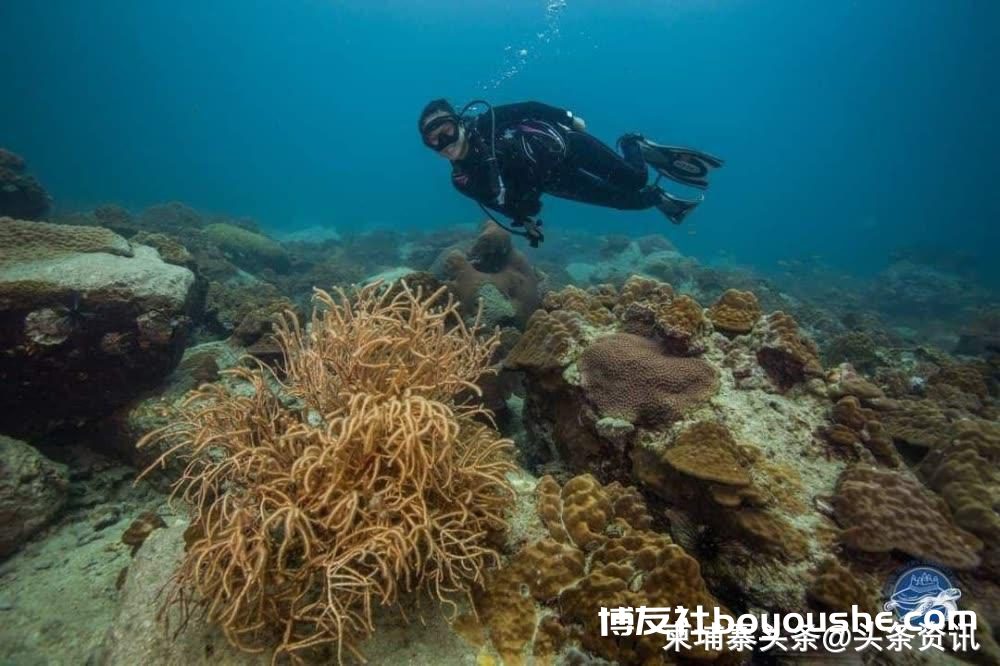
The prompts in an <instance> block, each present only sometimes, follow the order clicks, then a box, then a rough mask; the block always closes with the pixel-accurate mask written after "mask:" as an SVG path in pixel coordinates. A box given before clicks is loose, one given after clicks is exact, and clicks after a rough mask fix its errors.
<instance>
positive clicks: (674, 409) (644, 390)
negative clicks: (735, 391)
mask: <svg viewBox="0 0 1000 666" xmlns="http://www.w3.org/2000/svg"><path fill="white" fill-rule="evenodd" d="M579 366H580V374H581V379H582V381H581V385H582V386H583V389H584V391H585V393H586V396H587V398H588V399H589V400H590V402H592V403H593V404H594V405H595V406H596V407H597V408H598V409H599V410H600V413H601V415H602V416H612V417H615V418H620V419H624V420H626V421H630V422H631V423H634V424H636V425H649V426H662V425H666V424H668V423H670V422H672V421H675V420H677V419H678V418H680V417H681V416H682V415H683V414H684V413H685V412H686V411H687V410H688V409H690V408H692V407H694V406H696V405H698V404H700V403H701V402H703V401H705V400H707V399H708V398H709V397H710V396H711V395H712V394H713V393H715V391H716V389H717V388H718V375H717V373H716V371H715V369H714V368H713V367H712V366H711V365H709V364H708V363H706V362H705V361H702V360H700V359H695V358H683V357H675V356H666V355H664V354H663V353H662V350H661V347H660V346H659V345H658V344H657V343H656V342H655V341H653V340H648V339H646V338H643V337H640V336H638V335H632V334H629V333H615V334H612V335H608V336H605V337H603V338H600V339H598V340H597V341H596V342H594V343H593V344H591V345H589V346H588V347H587V348H586V349H585V350H584V351H583V353H582V354H581V355H580V359H579Z"/></svg>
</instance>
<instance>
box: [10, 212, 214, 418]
mask: <svg viewBox="0 0 1000 666" xmlns="http://www.w3.org/2000/svg"><path fill="white" fill-rule="evenodd" d="M194 281H195V278H194V275H193V274H192V273H191V271H189V270H188V269H186V268H183V267H180V266H174V265H171V264H167V263H164V262H163V261H162V260H161V259H160V257H159V255H158V254H157V252H156V250H154V249H152V248H150V247H146V246H144V245H139V244H132V243H129V242H128V241H127V240H125V239H124V238H122V237H121V236H118V235H117V234H115V233H113V232H111V231H108V230H107V229H103V228H100V227H79V226H64V225H56V224H48V223H44V222H30V221H21V220H12V219H9V218H0V349H3V350H4V351H5V353H4V354H3V355H0V404H3V405H4V409H3V410H0V429H2V430H4V431H6V432H8V433H12V434H25V435H28V434H36V433H40V432H44V431H46V430H48V429H50V428H52V427H55V426H58V425H60V424H63V423H66V422H75V421H77V420H79V419H91V418H96V417H100V416H102V415H105V414H107V413H109V412H110V411H111V410H112V409H114V408H115V407H118V406H120V405H121V404H123V403H124V402H126V401H128V400H129V399H131V398H132V397H134V396H135V395H136V393H138V392H140V391H142V390H144V389H147V388H150V387H152V386H153V385H155V384H156V383H157V382H159V381H160V380H161V379H162V378H163V377H164V376H166V375H167V374H168V373H169V372H170V371H171V370H172V369H173V368H174V367H175V366H176V364H177V362H178V361H179V360H180V356H181V353H182V352H183V349H184V344H185V341H186V337H187V332H188V328H189V323H190V318H191V315H193V314H194V313H193V309H194V299H193V289H192V287H193V285H194Z"/></svg>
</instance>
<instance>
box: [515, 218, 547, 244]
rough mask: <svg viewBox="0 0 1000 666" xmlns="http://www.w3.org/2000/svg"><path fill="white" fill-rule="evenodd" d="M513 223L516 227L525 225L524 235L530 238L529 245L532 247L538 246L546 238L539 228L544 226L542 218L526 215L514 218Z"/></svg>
mask: <svg viewBox="0 0 1000 666" xmlns="http://www.w3.org/2000/svg"><path fill="white" fill-rule="evenodd" d="M511 224H512V225H514V226H515V227H524V237H525V238H527V239H528V245H530V246H531V247H538V244H539V243H541V242H542V241H544V240H545V234H543V233H542V231H541V229H540V228H539V227H541V226H542V221H541V220H533V219H531V218H530V217H527V216H525V217H519V218H516V219H514V220H513V222H511Z"/></svg>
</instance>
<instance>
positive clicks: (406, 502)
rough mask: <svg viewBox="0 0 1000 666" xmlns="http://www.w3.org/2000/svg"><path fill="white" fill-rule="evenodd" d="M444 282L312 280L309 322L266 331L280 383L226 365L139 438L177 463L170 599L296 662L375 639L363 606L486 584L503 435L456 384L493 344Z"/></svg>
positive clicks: (466, 381) (233, 636)
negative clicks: (185, 536) (353, 288)
mask: <svg viewBox="0 0 1000 666" xmlns="http://www.w3.org/2000/svg"><path fill="white" fill-rule="evenodd" d="M443 291H444V290H443V289H442V290H439V291H438V292H436V293H435V294H433V295H432V296H431V297H429V298H423V297H422V296H421V295H420V293H419V292H417V293H416V294H415V293H413V292H412V291H410V290H409V289H408V288H405V287H404V288H403V289H401V290H400V289H397V290H394V291H385V290H382V289H381V288H380V287H379V286H377V285H374V286H370V287H366V288H364V289H362V290H361V291H360V292H359V294H358V295H357V296H356V297H355V298H354V299H350V298H348V296H347V295H346V294H344V293H343V292H341V293H340V294H339V296H340V297H339V299H335V298H334V297H331V296H330V295H329V294H327V293H326V292H323V291H317V293H316V298H315V302H316V309H315V311H314V314H313V316H312V321H311V323H310V325H309V326H308V327H307V328H302V327H300V325H299V323H298V321H297V320H296V319H295V317H294V316H288V317H287V318H286V319H285V320H284V323H283V324H282V325H281V326H279V327H278V331H277V334H276V337H277V340H278V342H279V344H280V347H281V351H282V355H283V359H284V363H283V370H284V373H285V374H284V375H283V379H282V380H281V381H280V382H279V381H278V380H277V379H276V378H275V376H273V375H272V374H271V373H270V372H269V371H268V370H267V369H265V368H263V367H260V366H255V367H252V368H241V369H236V370H233V371H230V373H229V383H230V385H229V386H224V385H223V384H222V383H217V384H208V385H205V386H203V387H202V388H201V389H199V390H198V391H196V392H195V393H194V394H193V395H191V396H190V397H189V399H188V400H187V401H186V407H185V411H184V415H183V418H182V419H181V421H180V422H179V423H177V424H175V425H174V426H171V427H168V428H166V429H164V430H161V431H158V432H155V433H152V434H151V435H149V436H147V438H145V442H146V443H148V442H164V441H166V442H169V443H171V444H172V445H173V446H172V449H171V450H170V451H168V452H167V453H166V454H165V456H169V455H171V454H178V455H181V456H184V457H185V459H186V460H187V463H188V464H187V468H186V470H185V472H184V475H183V476H182V478H181V479H180V480H178V481H177V483H176V486H175V495H178V496H180V497H181V498H183V499H184V500H185V501H186V502H188V503H190V505H191V506H192V524H191V528H190V530H189V536H190V540H189V547H188V549H187V552H186V555H185V558H184V560H183V562H182V565H181V567H180V569H179V571H178V572H177V574H176V576H175V585H174V588H173V594H172V595H171V597H170V600H171V601H172V602H173V603H178V604H180V605H181V608H182V610H183V611H188V610H189V609H190V607H191V605H192V604H196V605H198V606H200V607H201V609H202V610H203V611H204V612H205V614H206V615H207V617H208V619H209V620H210V621H213V622H216V623H218V624H219V625H221V627H222V628H223V630H224V631H225V633H226V636H227V638H228V639H229V640H230V642H232V643H233V644H234V645H237V646H239V647H241V648H243V649H247V650H254V651H258V650H261V649H267V648H270V647H276V650H275V659H277V658H278V657H279V656H280V655H282V654H287V655H289V656H290V657H291V658H292V659H293V660H296V661H298V660H299V659H300V658H301V657H303V656H304V653H305V652H307V651H309V650H310V649H312V648H316V647H319V646H323V645H329V644H333V645H336V646H337V656H338V659H340V658H341V657H342V651H341V650H342V648H344V647H346V648H348V649H349V650H350V651H352V652H355V653H357V649H356V646H357V644H358V642H359V641H361V640H363V639H364V638H366V637H367V636H369V635H371V633H372V632H373V624H372V611H373V607H375V606H376V605H379V604H381V605H394V604H396V603H397V601H398V600H399V597H400V595H402V594H404V593H407V592H411V591H421V590H422V591H427V592H430V593H431V594H433V595H434V596H436V597H438V598H439V599H440V600H442V601H443V602H447V601H448V597H449V596H450V595H452V594H455V593H465V591H466V590H467V589H468V587H469V585H470V584H471V583H472V582H474V581H481V580H482V574H483V571H484V569H486V568H487V567H489V566H491V565H493V564H495V563H496V561H497V560H498V554H497V553H496V552H495V551H494V550H493V548H492V547H491V546H490V544H489V542H488V540H487V537H488V535H489V534H490V533H493V532H497V531H500V530H503V529H504V528H505V522H504V517H503V516H504V511H505V509H506V507H507V506H508V503H509V502H510V500H511V499H512V493H511V491H510V488H509V485H508V483H507V481H506V473H507V472H508V471H509V470H511V469H512V464H511V462H510V459H509V448H510V442H509V441H507V440H503V439H500V437H499V436H498V434H497V433H496V431H495V430H494V429H493V428H491V427H490V426H488V425H485V424H484V422H483V421H484V420H486V421H488V420H489V415H488V414H486V413H484V411H483V410H482V409H481V408H479V407H476V406H473V405H471V404H456V399H455V396H456V395H457V394H459V393H461V392H463V391H464V392H466V393H468V390H472V391H477V389H476V388H475V385H474V383H473V382H475V380H476V379H477V378H478V377H479V376H480V375H482V374H483V373H484V372H485V371H486V368H487V367H488V364H489V359H490V355H491V353H492V351H493V350H494V348H495V346H496V344H497V340H496V338H495V336H494V337H492V338H489V339H482V338H480V337H478V336H477V330H476V327H475V326H473V327H472V328H471V329H470V328H466V327H465V326H464V324H463V323H462V319H461V317H460V316H459V314H458V311H457V304H455V303H454V302H453V301H451V300H449V301H448V302H447V303H446V304H444V306H443V307H435V306H434V303H435V301H437V299H438V298H440V296H441V295H442V293H443ZM483 417H486V418H485V419H484V418H483ZM186 614H187V613H185V615H186Z"/></svg>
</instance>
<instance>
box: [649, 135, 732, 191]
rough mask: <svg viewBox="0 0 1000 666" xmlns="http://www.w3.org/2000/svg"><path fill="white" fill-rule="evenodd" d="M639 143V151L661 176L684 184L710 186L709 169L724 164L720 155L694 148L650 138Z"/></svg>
mask: <svg viewBox="0 0 1000 666" xmlns="http://www.w3.org/2000/svg"><path fill="white" fill-rule="evenodd" d="M638 143H639V152H640V153H641V154H642V159H644V160H645V161H646V164H648V165H649V166H650V167H652V168H653V170H654V171H656V172H657V173H658V174H660V175H661V176H665V177H667V178H669V179H670V180H673V181H676V182H678V183H680V184H682V185H689V186H691V187H697V188H699V189H702V190H703V189H705V188H707V187H708V171H709V169H717V168H719V167H721V166H722V165H723V161H722V160H720V159H719V158H718V157H715V156H714V155H709V154H708V153H703V152H701V151H700V150H694V149H693V148H682V147H680V146H661V145H660V144H658V143H653V142H652V141H650V140H649V139H641V140H639V142H638Z"/></svg>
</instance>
